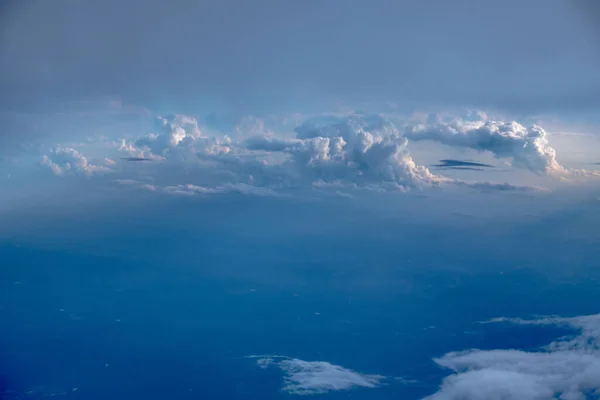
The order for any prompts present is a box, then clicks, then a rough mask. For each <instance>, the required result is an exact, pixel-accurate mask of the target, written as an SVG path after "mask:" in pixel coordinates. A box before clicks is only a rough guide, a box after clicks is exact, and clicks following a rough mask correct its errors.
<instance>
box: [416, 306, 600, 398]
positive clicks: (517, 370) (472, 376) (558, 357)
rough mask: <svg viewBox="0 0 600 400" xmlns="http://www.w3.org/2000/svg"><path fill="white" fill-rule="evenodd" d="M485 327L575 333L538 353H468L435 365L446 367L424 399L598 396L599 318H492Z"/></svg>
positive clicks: (599, 358) (448, 356) (446, 357)
mask: <svg viewBox="0 0 600 400" xmlns="http://www.w3.org/2000/svg"><path fill="white" fill-rule="evenodd" d="M489 322H490V323H511V324H517V325H553V326H564V327H568V328H572V329H574V330H576V331H577V334H576V335H574V336H573V337H570V338H561V339H558V340H556V341H554V342H552V343H550V344H549V345H547V346H546V347H545V348H544V349H540V350H539V351H522V350H477V349H473V350H467V351H461V352H453V353H448V354H446V355H444V356H443V357H440V358H438V359H435V362H436V363H437V364H438V365H440V366H441V367H444V368H447V369H450V370H451V371H453V374H452V375H450V376H449V377H447V378H445V379H444V381H443V382H442V385H441V386H440V389H439V391H438V392H437V393H435V394H433V395H431V396H429V397H426V400H478V399H490V400H494V399H496V400H500V399H502V400H545V399H556V398H560V399H564V400H583V399H586V398H591V397H589V396H593V397H594V398H595V397H596V396H597V394H598V393H599V392H600V314H597V315H590V316H581V317H573V318H560V317H546V318H540V319H534V320H523V319H516V318H497V319H495V320H492V321H489Z"/></svg>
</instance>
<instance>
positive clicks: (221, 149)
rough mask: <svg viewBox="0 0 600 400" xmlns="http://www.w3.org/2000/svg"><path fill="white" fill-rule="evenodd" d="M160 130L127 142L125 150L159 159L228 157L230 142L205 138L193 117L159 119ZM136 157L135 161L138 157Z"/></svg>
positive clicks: (123, 147)
mask: <svg viewBox="0 0 600 400" xmlns="http://www.w3.org/2000/svg"><path fill="white" fill-rule="evenodd" d="M156 130H157V132H158V133H149V134H147V135H145V136H143V137H141V138H139V139H137V140H136V141H135V143H134V144H133V145H132V144H130V143H129V144H128V143H126V142H124V143H123V144H122V145H121V149H122V150H124V151H128V152H130V153H133V154H135V156H136V157H140V158H147V157H144V156H143V154H144V153H143V152H144V151H145V152H150V154H151V155H154V156H159V157H173V156H176V157H179V158H186V157H189V156H191V157H194V155H195V153H197V152H203V153H208V154H222V153H224V154H226V153H228V152H229V151H230V148H229V147H228V146H227V145H228V144H229V143H230V140H229V139H228V138H227V137H225V138H224V139H223V140H218V139H216V138H210V137H207V136H204V135H203V134H202V132H201V130H200V128H199V126H198V121H197V120H196V119H195V118H193V117H190V116H186V115H175V116H172V117H169V118H163V117H157V118H156ZM133 154H132V157H133V156H134V155H133Z"/></svg>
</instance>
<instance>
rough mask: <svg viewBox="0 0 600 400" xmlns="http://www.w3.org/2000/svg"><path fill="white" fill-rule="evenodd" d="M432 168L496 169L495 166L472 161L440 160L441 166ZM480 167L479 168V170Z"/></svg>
mask: <svg viewBox="0 0 600 400" xmlns="http://www.w3.org/2000/svg"><path fill="white" fill-rule="evenodd" d="M432 167H441V168H445V167H447V168H469V167H474V168H476V169H478V170H482V169H483V168H494V166H493V165H490V164H482V163H478V162H472V161H461V160H440V163H439V164H434V165H432ZM477 167H478V168H477Z"/></svg>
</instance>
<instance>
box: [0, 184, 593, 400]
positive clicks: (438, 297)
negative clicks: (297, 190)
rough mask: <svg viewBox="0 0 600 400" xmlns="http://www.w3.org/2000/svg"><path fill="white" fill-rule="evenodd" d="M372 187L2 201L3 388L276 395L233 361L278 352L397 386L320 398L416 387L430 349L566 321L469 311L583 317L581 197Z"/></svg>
mask: <svg viewBox="0 0 600 400" xmlns="http://www.w3.org/2000/svg"><path fill="white" fill-rule="evenodd" d="M372 197H373V198H369V199H368V202H366V203H363V202H361V201H360V199H359V200H355V201H348V200H347V199H331V198H324V199H318V200H312V201H307V200H302V201H300V200H293V199H259V200H256V199H252V198H244V197H229V196H228V197H221V198H219V197H216V198H212V199H205V200H198V199H193V200H190V199H180V198H174V199H173V198H169V199H163V200H151V201H148V200H147V199H146V200H144V199H142V198H137V199H136V201H131V206H128V205H127V203H125V202H123V203H120V205H114V206H113V207H111V208H109V207H107V206H106V204H108V202H105V205H104V206H103V207H97V208H96V212H95V213H94V214H84V213H82V212H79V211H77V208H76V207H73V205H74V203H75V202H73V204H68V203H69V202H67V204H62V205H54V206H49V207H47V208H46V209H44V208H40V207H35V206H33V204H29V205H24V207H27V211H24V210H20V211H19V210H13V212H12V213H11V215H7V214H3V216H2V217H3V220H4V221H5V224H4V225H3V228H2V231H1V236H0V237H2V246H1V247H0V259H2V260H3V267H2V268H1V269H0V274H1V276H0V283H1V285H2V287H1V290H0V293H1V294H2V303H1V307H0V318H1V319H2V326H3V328H2V330H0V353H1V354H2V357H1V360H2V361H1V364H0V374H1V375H2V376H3V382H2V383H3V384H4V385H5V386H6V387H7V388H8V389H14V390H18V391H21V392H27V391H32V392H31V393H30V394H29V395H28V396H27V397H26V398H32V399H37V398H41V397H42V396H43V395H44V394H46V395H47V394H50V393H60V392H66V394H65V395H63V396H62V397H59V398H74V399H75V398H77V399H106V398H112V399H130V398H144V399H164V398H173V399H185V398H190V399H192V398H211V399H212V398H214V399H217V398H218V399H237V398H249V399H279V398H289V397H292V396H291V395H289V394H285V393H283V392H281V391H280V388H281V385H282V375H281V373H280V372H279V371H278V370H276V369H275V370H272V369H268V370H262V369H260V368H258V367H257V366H256V365H255V363H254V361H253V360H251V359H245V358H244V357H245V356H248V355H252V354H282V355H286V356H290V357H296V358H299V359H302V360H308V361H318V360H320V361H327V362H331V363H333V364H337V365H341V366H344V367H345V368H350V369H353V370H356V371H359V372H363V373H369V374H380V375H385V376H390V377H403V378H405V379H409V380H414V381H415V382H412V383H410V382H409V383H406V382H403V381H400V380H391V381H389V382H388V384H387V385H384V386H382V387H380V388H377V389H356V390H355V391H352V392H343V391H342V392H332V393H329V394H326V395H323V396H322V397H323V398H325V397H328V398H331V399H337V398H346V397H347V396H348V394H351V396H352V398H356V399H363V398H364V399H390V398H398V399H418V398H421V397H423V396H425V395H428V394H432V393H434V392H435V391H436V390H437V387H438V385H439V384H440V381H441V379H442V378H443V377H444V376H446V375H447V374H448V372H447V371H445V370H442V369H440V368H439V367H438V366H436V365H435V364H434V363H433V361H432V358H433V357H437V356H441V355H443V354H445V353H446V352H449V351H455V350H460V349H470V348H481V349H488V348H489V349H492V348H494V349H497V348H519V349H532V348H535V347H538V346H540V345H545V344H547V343H548V342H550V341H551V340H554V339H556V338H557V337H559V336H562V335H564V334H565V333H567V332H566V331H565V330H563V329H554V328H548V327H539V326H521V327H512V328H507V327H504V326H496V325H480V324H477V323H476V322H477V321H483V320H488V319H490V318H494V317H499V316H514V317H527V316H531V315H540V314H542V315H553V314H557V315H563V316H570V315H584V314H595V313H597V312H598V303H597V293H598V290H599V289H600V288H599V283H598V280H597V279H598V278H600V271H598V268H597V266H598V264H597V260H598V259H599V256H600V246H598V236H597V235H596V234H595V231H594V228H593V227H594V226H597V225H595V223H594V221H596V223H597V221H598V219H599V218H600V209H599V208H598V204H597V203H598V201H597V200H595V199H594V198H592V200H593V201H592V200H590V197H589V196H588V194H585V195H582V196H580V197H577V198H570V199H569V198H567V197H566V196H565V195H562V197H561V198H560V201H557V200H556V198H554V200H547V201H546V204H551V206H546V207H545V208H544V207H537V204H538V203H539V200H540V199H539V198H536V197H535V196H530V195H527V196H523V197H518V196H515V195H509V196H506V197H504V198H503V195H502V194H498V193H494V194H493V195H491V194H474V195H473V196H470V197H465V196H462V195H456V196H455V197H453V196H452V194H444V195H443V196H441V195H440V196H430V195H428V194H427V193H424V194H407V195H401V196H397V195H385V196H382V198H379V199H377V198H376V196H375V195H373V196H372ZM507 199H510V201H511V203H510V207H509V206H506V205H505V206H502V204H503V203H504V204H506V201H507ZM582 199H583V200H582ZM115 204H118V203H115ZM367 204H368V205H370V206H369V207H367V206H366V205H367ZM517 205H519V207H517ZM557 205H560V206H561V207H560V211H557V209H556V207H557ZM553 207H554V208H553ZM492 209H493V211H492ZM66 210H70V212H69V214H68V215H67V214H66V213H65V211H66ZM402 210H403V211H404V212H401V211H402ZM536 210H537V211H536ZM494 211H495V213H494ZM61 310H63V311H61ZM317 313H318V314H317ZM117 320H118V321H117ZM72 388H78V390H77V391H72ZM315 398H321V397H320V395H317V396H315Z"/></svg>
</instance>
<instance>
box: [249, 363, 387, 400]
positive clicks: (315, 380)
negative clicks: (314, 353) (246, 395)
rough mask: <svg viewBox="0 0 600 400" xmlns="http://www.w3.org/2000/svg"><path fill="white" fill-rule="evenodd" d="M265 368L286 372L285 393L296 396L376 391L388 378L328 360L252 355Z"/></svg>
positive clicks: (283, 388)
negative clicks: (367, 373) (348, 367)
mask: <svg viewBox="0 0 600 400" xmlns="http://www.w3.org/2000/svg"><path fill="white" fill-rule="evenodd" d="M248 358H255V359H256V364H257V365H258V366H259V367H260V368H263V369H266V368H269V367H277V368H279V369H280V370H281V371H283V373H284V378H283V386H282V388H281V390H282V391H284V392H286V393H289V394H295V395H315V394H324V393H328V392H335V391H347V390H351V389H355V388H359V387H362V388H376V387H379V386H381V385H383V384H384V381H385V380H386V379H387V378H386V377H384V376H381V375H366V374H360V373H358V372H355V371H352V370H350V369H347V368H344V367H341V366H339V365H334V364H331V363H328V362H326V361H304V360H299V359H297V358H288V357H283V356H268V355H267V356H249V357H248Z"/></svg>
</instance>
